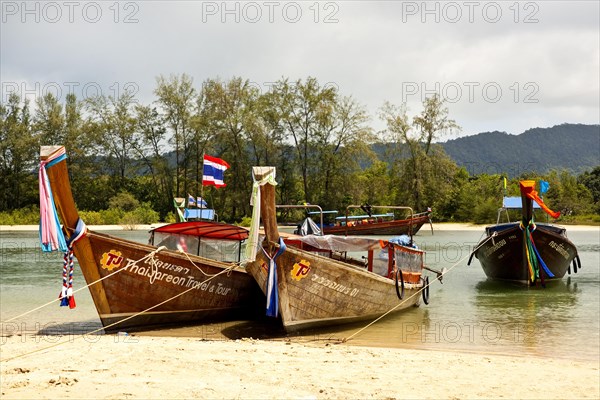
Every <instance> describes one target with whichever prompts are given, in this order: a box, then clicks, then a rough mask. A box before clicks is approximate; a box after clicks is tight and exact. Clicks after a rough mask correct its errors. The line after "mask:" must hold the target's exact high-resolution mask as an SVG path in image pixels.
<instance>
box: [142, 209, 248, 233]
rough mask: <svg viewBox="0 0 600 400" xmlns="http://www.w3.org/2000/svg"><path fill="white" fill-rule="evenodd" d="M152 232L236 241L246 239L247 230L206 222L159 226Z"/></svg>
mask: <svg viewBox="0 0 600 400" xmlns="http://www.w3.org/2000/svg"><path fill="white" fill-rule="evenodd" d="M204 211H206V210H204ZM211 211H212V210H211ZM152 232H158V233H168V234H177V235H190V236H198V237H203V238H211V239H225V240H238V241H242V240H246V239H248V230H247V229H245V228H242V227H240V226H235V225H229V224H220V223H215V222H208V221H189V222H179V223H176V224H169V225H164V226H161V227H160V228H156V229H153V230H152Z"/></svg>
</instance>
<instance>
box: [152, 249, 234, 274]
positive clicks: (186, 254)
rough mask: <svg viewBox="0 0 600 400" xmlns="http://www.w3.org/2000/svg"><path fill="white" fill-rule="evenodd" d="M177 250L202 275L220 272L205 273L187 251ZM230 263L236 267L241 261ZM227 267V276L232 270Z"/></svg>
mask: <svg viewBox="0 0 600 400" xmlns="http://www.w3.org/2000/svg"><path fill="white" fill-rule="evenodd" d="M179 252H180V253H181V254H183V255H184V256H185V257H186V258H187V259H188V261H189V262H190V263H191V264H192V265H193V266H194V267H196V269H197V270H198V271H200V273H201V274H202V275H204V276H207V277H215V276H217V275H218V274H220V272H218V273H216V274H213V275H211V274H207V273H206V272H204V271H202V268H200V267H199V266H197V265H196V263H195V262H194V261H192V259H191V258H190V255H189V254H188V253H186V252H185V251H183V250H179ZM232 264H233V265H234V266H235V267H236V268H237V267H239V266H240V265H241V263H240V262H235V263H232ZM152 266H153V268H154V264H152ZM227 269H228V270H229V272H228V273H227V276H229V275H230V274H231V271H233V269H229V268H227ZM234 269H235V268H234Z"/></svg>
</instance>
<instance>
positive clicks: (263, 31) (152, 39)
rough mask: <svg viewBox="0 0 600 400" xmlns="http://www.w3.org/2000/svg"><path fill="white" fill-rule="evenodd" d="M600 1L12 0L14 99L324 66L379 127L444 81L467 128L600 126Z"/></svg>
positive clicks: (9, 28) (327, 80) (261, 80)
mask: <svg viewBox="0 0 600 400" xmlns="http://www.w3.org/2000/svg"><path fill="white" fill-rule="evenodd" d="M599 4H600V2H598V1H583V2H573V1H529V2H526V1H525V2H516V1H497V2H488V1H464V2H462V1H458V2H426V3H425V2H422V1H416V2H412V1H321V2H316V1H296V2H286V1H256V2H236V1H230V2H222V1H215V2H212V1H204V2H203V1H179V2H178V1H123V2H118V3H117V2H115V1H95V2H93V1H90V2H88V1H57V2H22V1H2V2H1V13H2V14H1V18H2V20H1V24H2V25H1V30H0V35H1V38H0V42H1V43H0V47H1V50H0V67H1V70H0V74H1V81H2V101H5V100H6V98H7V96H8V94H9V93H10V92H17V93H19V94H20V96H21V97H22V98H23V97H29V98H31V97H34V96H36V95H40V94H44V93H46V92H49V91H51V92H53V93H55V94H58V95H59V97H60V98H61V100H63V101H64V97H65V96H66V94H67V93H68V92H69V91H72V92H74V93H75V94H76V95H77V96H78V97H79V98H82V97H86V96H90V95H93V94H95V93H98V92H102V93H103V94H106V95H115V94H117V95H118V93H122V91H123V90H124V88H126V87H127V88H129V89H133V90H134V91H135V92H136V97H137V99H138V100H139V101H140V102H142V103H149V102H151V101H153V100H154V95H153V93H152V92H153V90H154V88H155V86H156V77H157V76H158V75H161V74H162V75H165V76H168V75H170V74H181V73H187V74H189V75H191V76H192V77H193V78H194V82H195V84H196V86H197V87H200V85H201V83H202V81H204V80H205V79H207V78H217V77H219V78H222V79H229V78H231V77H233V76H240V77H243V78H245V79H248V80H250V81H251V82H253V84H255V85H256V86H257V87H259V88H260V89H261V90H262V91H267V90H268V89H269V83H270V82H273V81H276V80H278V79H280V78H282V77H287V78H290V79H291V80H297V79H305V78H306V77H308V76H314V77H316V78H317V79H318V80H319V82H320V83H321V84H322V85H336V86H337V87H338V88H339V90H340V92H341V93H342V94H344V95H351V96H353V97H354V98H355V99H356V100H357V101H358V102H359V103H361V104H363V105H364V106H365V107H366V108H367V110H368V111H369V112H370V114H371V116H372V126H374V127H377V128H379V127H381V122H380V121H378V120H377V110H378V108H379V107H381V105H382V104H383V102H384V101H390V102H392V103H395V104H401V103H403V102H405V103H406V104H407V106H408V109H409V114H411V115H414V114H417V113H418V112H420V110H421V102H422V100H423V99H424V98H425V97H426V96H427V95H430V94H431V93H433V92H438V93H440V94H441V95H442V96H444V97H445V98H447V101H448V107H449V109H450V115H451V117H452V118H454V119H455V120H456V122H457V123H458V124H459V125H460V126H462V127H463V130H462V132H461V133H460V136H464V135H472V134H476V133H479V132H483V131H492V130H499V131H506V132H508V133H513V134H518V133H521V132H523V131H524V130H526V129H528V128H531V127H538V126H539V127H549V126H553V125H556V124H560V123H563V122H571V123H586V124H598V123H600V115H599V114H600V81H599V75H600V21H599V18H600V17H599V16H600V8H599Z"/></svg>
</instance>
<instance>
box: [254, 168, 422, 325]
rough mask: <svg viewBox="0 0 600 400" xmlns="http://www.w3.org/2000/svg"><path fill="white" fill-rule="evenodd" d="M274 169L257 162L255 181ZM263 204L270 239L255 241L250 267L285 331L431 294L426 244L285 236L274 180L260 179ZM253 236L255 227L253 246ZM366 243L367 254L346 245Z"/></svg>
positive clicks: (400, 305) (350, 318)
mask: <svg viewBox="0 0 600 400" xmlns="http://www.w3.org/2000/svg"><path fill="white" fill-rule="evenodd" d="M274 174H275V168H272V167H255V168H254V170H253V176H254V179H255V185H256V184H257V182H260V181H262V182H263V183H264V182H273V181H274V179H275V177H274ZM259 204H260V216H262V221H263V224H264V231H265V240H264V241H263V243H262V244H261V245H257V246H258V247H259V249H258V251H257V253H256V261H254V262H251V263H249V264H247V265H246V269H247V271H248V272H249V273H250V274H251V275H252V276H253V277H254V278H255V279H256V281H257V282H258V284H259V286H260V287H261V289H262V290H263V292H264V293H265V294H266V296H267V311H268V315H271V316H275V315H277V314H279V315H280V316H281V320H282V323H283V326H284V328H285V329H286V331H288V332H290V331H298V330H303V329H307V328H312V327H318V326H326V325H338V324H343V323H349V322H356V321H361V320H372V319H375V318H377V317H379V316H381V315H382V314H384V313H386V312H389V311H392V310H393V311H400V310H406V309H408V308H411V307H413V306H415V305H418V304H419V303H420V300H421V297H423V299H424V300H425V301H426V302H427V300H428V296H429V291H428V278H426V277H425V276H424V275H423V274H422V272H423V269H424V265H423V261H424V252H423V251H421V250H418V249H414V248H411V247H407V246H402V245H398V244H393V243H390V242H385V241H379V240H375V239H369V238H358V237H357V238H346V237H341V236H333V235H325V236H320V235H307V236H303V237H302V236H291V237H287V238H285V239H284V238H281V236H280V234H279V232H278V230H277V220H276V205H275V189H274V186H273V185H272V184H271V183H265V184H263V185H262V186H260V203H259ZM257 206H258V205H257V204H256V202H255V204H254V207H257ZM257 218H258V213H257V212H256V211H255V213H254V214H253V224H256V225H258V221H257V220H256V219H257ZM252 242H253V239H252V235H251V238H250V239H249V244H248V246H249V248H250V249H252V248H253V245H252ZM284 246H286V247H285V250H284ZM361 250H364V251H366V252H367V253H368V257H367V258H366V259H364V260H351V259H350V258H348V257H347V252H349V251H361ZM250 251H251V252H252V250H250ZM381 252H383V253H384V255H385V256H386V257H385V261H383V260H379V263H377V262H376V261H378V260H376V255H375V254H377V253H381ZM378 269H379V271H378Z"/></svg>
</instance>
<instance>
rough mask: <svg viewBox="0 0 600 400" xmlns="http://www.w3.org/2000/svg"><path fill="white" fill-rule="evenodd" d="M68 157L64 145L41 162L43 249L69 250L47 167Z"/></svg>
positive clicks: (41, 241)
mask: <svg viewBox="0 0 600 400" xmlns="http://www.w3.org/2000/svg"><path fill="white" fill-rule="evenodd" d="M66 158H67V154H66V151H65V148H64V147H61V148H60V149H58V150H57V151H56V152H55V153H53V154H51V155H50V157H48V158H47V159H46V160H44V161H42V162H41V163H40V170H39V174H38V176H39V188H40V244H41V247H42V251H44V252H51V251H54V250H60V251H67V242H66V240H65V235H64V234H63V231H62V229H61V228H60V222H59V220H58V213H57V212H56V206H55V204H54V197H53V196H52V189H51V187H50V181H49V180H48V174H47V173H46V169H47V168H49V167H51V166H53V165H54V164H56V163H59V162H60V161H63V160H64V159H66Z"/></svg>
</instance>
